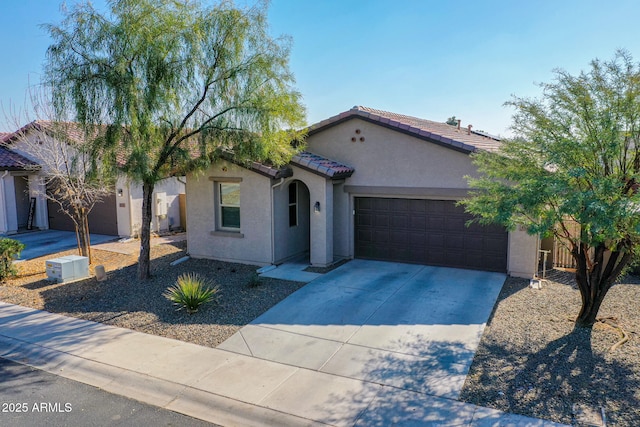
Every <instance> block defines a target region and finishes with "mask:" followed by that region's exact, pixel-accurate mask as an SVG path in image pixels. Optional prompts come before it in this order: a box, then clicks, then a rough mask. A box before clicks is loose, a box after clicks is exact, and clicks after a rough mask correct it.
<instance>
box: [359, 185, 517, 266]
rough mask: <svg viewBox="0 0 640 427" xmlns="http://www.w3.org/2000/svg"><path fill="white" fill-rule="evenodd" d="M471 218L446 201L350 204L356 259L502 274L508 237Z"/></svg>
mask: <svg viewBox="0 0 640 427" xmlns="http://www.w3.org/2000/svg"><path fill="white" fill-rule="evenodd" d="M471 218H472V216H471V215H469V214H467V213H466V212H465V211H464V208H462V207H460V206H456V202H455V201H451V200H425V199H401V198H381V197H356V198H355V256H356V258H365V259H374V260H382V261H397V262H409V263H417V264H428V265H437V266H444V267H455V268H469V269H475V270H487V271H498V272H506V271H507V242H508V233H507V231H506V230H505V229H504V228H503V227H500V226H495V225H490V226H481V225H479V224H475V223H474V224H472V225H471V226H469V227H467V226H466V223H467V221H469V220H470V219H471Z"/></svg>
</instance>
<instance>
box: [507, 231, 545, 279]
mask: <svg viewBox="0 0 640 427" xmlns="http://www.w3.org/2000/svg"><path fill="white" fill-rule="evenodd" d="M538 246H539V242H538V236H532V235H530V234H527V232H526V231H525V230H524V229H522V228H520V227H519V228H516V229H515V230H513V231H510V232H509V258H508V270H509V274H510V275H511V276H514V277H523V278H527V279H530V278H532V277H533V276H535V274H536V270H537V269H538Z"/></svg>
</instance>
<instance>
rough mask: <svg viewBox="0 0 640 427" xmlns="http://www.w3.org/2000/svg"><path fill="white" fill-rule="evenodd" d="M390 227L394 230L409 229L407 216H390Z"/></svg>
mask: <svg viewBox="0 0 640 427" xmlns="http://www.w3.org/2000/svg"><path fill="white" fill-rule="evenodd" d="M390 226H391V227H392V228H394V229H396V230H397V229H407V228H409V216H408V215H403V214H394V215H392V216H391V222H390Z"/></svg>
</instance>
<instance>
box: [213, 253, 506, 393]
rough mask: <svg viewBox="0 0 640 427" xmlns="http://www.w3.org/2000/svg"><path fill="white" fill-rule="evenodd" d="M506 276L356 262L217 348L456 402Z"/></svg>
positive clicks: (288, 300)
mask: <svg viewBox="0 0 640 427" xmlns="http://www.w3.org/2000/svg"><path fill="white" fill-rule="evenodd" d="M505 278H506V276H505V275H504V274H499V273H490V272H483V271H473V270H460V269H451V268H440V267H431V266H422V265H412V264H399V263H389V262H379V261H366V260H354V261H351V262H349V263H347V264H345V265H343V266H341V267H339V268H337V269H336V270H334V271H332V272H330V273H327V274H325V275H323V276H322V277H320V278H318V279H316V280H314V281H313V282H311V283H309V284H308V285H306V286H305V287H303V288H302V289H300V290H298V291H297V292H295V293H294V294H292V295H290V296H289V297H288V298H286V299H285V300H283V301H282V302H280V303H279V304H278V305H276V306H275V307H273V308H272V309H270V310H269V311H267V312H266V313H264V314H263V315H262V316H260V317H258V318H257V319H256V320H254V321H253V322H252V323H251V324H249V325H247V326H245V327H244V328H242V329H241V330H240V331H239V332H238V333H236V334H235V335H233V336H232V337H231V338H229V339H228V340H227V341H225V342H224V343H222V344H221V345H220V346H218V348H219V349H224V350H228V351H232V352H236V353H240V354H244V355H249V356H253V357H256V358H260V359H266V360H270V361H275V362H279V363H283V364H287V365H293V366H297V367H302V368H307V369H311V370H316V371H320V372H325V373H329V374H334V375H339V376H342V377H348V378H353V379H358V380H364V381H366V382H370V383H375V384H381V385H388V386H392V387H396V388H400V389H404V390H408V391H415V392H419V393H424V394H428V395H435V396H440V397H447V398H452V399H457V398H458V396H459V394H460V390H461V388H462V386H463V384H464V381H465V378H466V375H467V372H468V371H469V367H470V366H471V362H472V360H473V357H474V354H475V351H476V349H477V347H478V343H479V342H480V338H481V336H482V331H483V329H484V326H485V324H486V322H487V320H488V318H489V315H490V314H491V310H492V308H493V305H494V303H495V301H496V298H497V296H498V294H499V292H500V289H501V287H502V284H503V283H504V280H505Z"/></svg>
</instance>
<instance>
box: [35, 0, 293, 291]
mask: <svg viewBox="0 0 640 427" xmlns="http://www.w3.org/2000/svg"><path fill="white" fill-rule="evenodd" d="M108 5H109V13H106V14H101V13H98V12H97V11H96V10H95V9H94V8H93V7H92V6H91V4H90V3H87V4H82V5H79V6H77V7H75V8H74V9H72V10H71V11H70V12H68V13H67V14H66V18H65V20H64V21H63V23H62V24H61V25H59V26H56V25H49V26H48V27H47V28H48V30H49V32H50V34H51V36H52V37H53V40H54V43H53V44H52V45H51V46H50V47H49V50H48V61H47V64H46V83H47V85H48V86H50V87H51V90H52V92H53V95H54V105H55V108H56V110H57V111H71V112H72V116H74V119H75V120H76V121H77V122H79V123H81V124H82V125H83V126H84V127H86V128H91V127H98V128H102V127H103V126H106V129H107V131H106V133H105V137H104V139H103V141H102V142H101V144H102V148H104V149H107V150H111V151H112V152H113V154H114V156H117V158H118V160H119V162H118V163H119V168H120V170H121V171H123V172H124V173H126V174H127V175H128V176H129V177H130V178H131V179H133V180H134V181H136V182H139V183H142V186H143V206H142V211H143V212H142V226H141V249H140V258H139V266H138V275H139V278H140V279H145V278H148V277H149V255H150V253H149V251H150V246H149V237H150V223H151V212H152V211H151V197H152V193H153V190H154V186H155V185H156V184H157V183H158V182H159V181H161V180H162V179H164V178H167V177H169V176H171V175H172V174H176V173H185V172H187V171H189V170H194V169H198V168H205V167H207V166H208V165H209V164H210V163H211V162H212V161H213V160H215V159H216V158H218V157H219V156H223V155H224V156H231V157H233V159H234V160H235V161H237V162H249V161H251V160H258V161H269V162H271V163H273V164H276V165H278V164H282V163H284V162H286V161H288V160H289V158H290V156H291V155H292V154H293V148H292V146H291V143H290V142H291V141H292V139H294V138H296V137H297V135H293V132H288V131H285V129H298V128H300V127H301V126H302V125H303V124H304V108H303V106H302V105H301V102H300V98H301V97H300V94H299V93H298V92H297V91H295V90H294V89H293V87H292V85H293V82H294V80H293V76H292V74H291V73H290V71H289V69H288V58H289V45H290V42H289V40H288V39H286V38H281V39H274V38H272V37H271V36H270V35H269V34H268V33H267V22H266V6H265V5H264V4H262V5H258V6H256V7H253V8H249V9H240V8H237V7H235V6H234V5H233V4H232V3H230V2H222V3H220V4H218V5H215V6H211V7H209V6H206V7H205V6H204V5H203V4H201V3H200V2H199V1H196V0H111V1H109V2H108Z"/></svg>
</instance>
